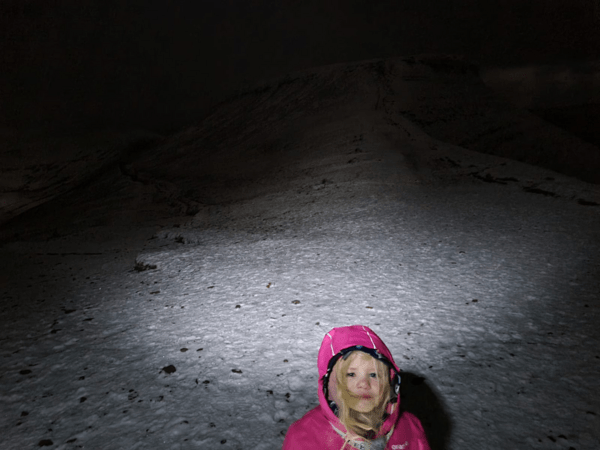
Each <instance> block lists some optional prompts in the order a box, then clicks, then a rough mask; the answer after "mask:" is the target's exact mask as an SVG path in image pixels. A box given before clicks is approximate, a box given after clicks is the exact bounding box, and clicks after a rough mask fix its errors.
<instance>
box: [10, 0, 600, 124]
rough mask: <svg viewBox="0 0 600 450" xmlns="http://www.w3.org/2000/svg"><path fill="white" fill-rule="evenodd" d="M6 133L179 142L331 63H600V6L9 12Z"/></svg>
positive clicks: (353, 4)
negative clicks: (192, 129) (241, 93)
mask: <svg viewBox="0 0 600 450" xmlns="http://www.w3.org/2000/svg"><path fill="white" fill-rule="evenodd" d="M0 17H1V19H0V20H1V22H0V27H1V28H2V30H3V31H2V42H1V47H0V54H1V56H0V58H1V61H0V62H1V65H2V71H1V75H0V95H1V98H2V103H1V105H0V126H2V127H9V128H20V129H23V128H27V127H40V126H47V127H63V128H71V127H103V126H121V127H133V126H139V127H144V128H149V129H154V130H159V131H170V130H173V129H176V128H179V127H181V126H184V125H186V124H188V123H190V122H194V121H196V120H198V119H200V118H201V117H202V115H203V114H204V113H206V111H208V109H209V108H210V106H211V105H212V104H214V103H215V102H217V101H219V100H221V99H223V98H224V96H226V95H227V94H229V93H231V92H232V90H233V89H235V88H236V87H239V86H240V85H245V84H251V83H254V82H256V81H257V80H260V79H263V78H271V77H276V76H280V75H284V74H285V73H287V72H289V71H293V70H298V69H304V68H309V67H313V66H319V65H324V64H331V63H337V62H344V61H355V60H362V59H370V58H379V57H389V56H402V55H410V54H417V53H456V54H462V55H464V56H466V57H467V58H469V59H470V60H472V61H474V62H476V63H479V64H482V65H487V66H495V65H500V66H503V65H521V64H528V63H533V64H538V63H553V62H569V61H578V60H589V59H598V58H600V44H599V43H600V3H599V2H598V1H597V0H486V1H481V0H443V1H442V0H419V1H412V2H409V1H400V0H396V1H389V0H380V1H371V0H331V1H323V0H303V1H273V0H211V1H202V0H196V1H192V0H187V1H183V0H179V1H177V0H176V1H169V2H167V1H159V0H144V1H141V0H62V1H51V0H43V1H41V0H30V1H27V0H9V1H7V0H4V1H2V2H1V3H0Z"/></svg>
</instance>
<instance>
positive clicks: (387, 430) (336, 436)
mask: <svg viewBox="0 0 600 450" xmlns="http://www.w3.org/2000/svg"><path fill="white" fill-rule="evenodd" d="M317 365H318V368H319V406H317V407H316V408H314V409H312V410H311V411H309V412H308V413H306V414H305V415H304V417H302V418H301V419H300V420H298V421H296V422H294V423H293V424H292V425H291V426H290V428H289V430H288V432H287V434H286V436H285V441H284V442H283V450H300V449H302V450H330V449H331V450H343V449H346V450H350V449H353V448H356V449H359V450H384V449H386V450H388V449H389V450H430V449H429V444H428V443H427V439H426V437H425V433H424V432H423V428H422V427H421V423H420V422H419V420H418V419H417V418H416V417H415V416H413V415H412V414H410V413H408V412H404V411H401V410H400V369H398V367H397V366H396V363H395V362H394V360H393V359H392V354H391V353H390V351H389V350H388V348H387V347H386V346H385V344H384V343H383V341H382V340H381V339H380V338H379V337H378V336H377V335H376V334H375V333H374V332H373V331H372V330H370V329H369V328H367V327H365V326H362V325H354V326H350V327H342V328H334V329H333V330H331V331H330V332H329V333H327V334H326V335H325V338H324V339H323V342H322V344H321V348H320V350H319V357H318V362H317Z"/></svg>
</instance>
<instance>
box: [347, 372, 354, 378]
mask: <svg viewBox="0 0 600 450" xmlns="http://www.w3.org/2000/svg"><path fill="white" fill-rule="evenodd" d="M346 376H347V377H353V376H354V372H348V373H347V374H346Z"/></svg>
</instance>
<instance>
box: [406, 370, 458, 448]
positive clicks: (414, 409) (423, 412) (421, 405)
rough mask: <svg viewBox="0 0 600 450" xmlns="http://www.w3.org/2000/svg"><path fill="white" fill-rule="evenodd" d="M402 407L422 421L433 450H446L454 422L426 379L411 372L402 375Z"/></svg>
mask: <svg viewBox="0 0 600 450" xmlns="http://www.w3.org/2000/svg"><path fill="white" fill-rule="evenodd" d="M401 376H402V383H401V384H400V406H401V408H402V409H403V410H404V411H408V412H410V413H412V414H414V415H415V416H417V418H418V419H419V420H420V421H421V424H422V425H423V428H424V429H425V434H426V435H427V440H428V441H429V445H430V446H431V450H446V449H447V448H448V445H449V438H450V432H451V431H452V421H451V420H450V417H449V416H448V413H447V412H446V409H445V407H444V404H443V402H442V399H441V398H440V397H439V396H438V394H437V393H436V392H435V390H434V389H433V387H431V386H429V384H428V383H427V381H426V380H425V378H423V377H421V376H419V375H415V374H413V373H410V372H404V371H402V373H401Z"/></svg>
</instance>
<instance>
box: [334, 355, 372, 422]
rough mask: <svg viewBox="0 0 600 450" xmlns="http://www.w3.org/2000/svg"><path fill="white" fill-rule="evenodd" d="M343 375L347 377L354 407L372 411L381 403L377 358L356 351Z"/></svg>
mask: <svg viewBox="0 0 600 450" xmlns="http://www.w3.org/2000/svg"><path fill="white" fill-rule="evenodd" d="M342 376H345V377H346V386H347V387H348V393H349V394H350V396H351V397H352V400H353V401H352V403H353V405H352V409H354V410H356V411H358V412H363V413H366V412H369V411H372V410H373V408H374V407H375V406H377V404H378V403H379V397H380V393H381V389H380V382H381V380H380V379H379V377H378V375H377V365H376V362H375V359H374V358H372V357H371V356H369V355H364V354H362V355H361V354H360V352H356V353H355V354H354V355H351V356H350V364H349V365H348V369H347V370H346V373H343V374H342ZM355 401H356V403H355Z"/></svg>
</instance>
